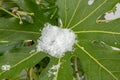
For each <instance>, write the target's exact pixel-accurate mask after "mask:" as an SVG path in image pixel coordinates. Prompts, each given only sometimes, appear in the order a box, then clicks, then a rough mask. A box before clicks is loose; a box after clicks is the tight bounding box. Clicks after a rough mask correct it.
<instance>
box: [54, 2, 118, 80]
mask: <svg viewBox="0 0 120 80" xmlns="http://www.w3.org/2000/svg"><path fill="white" fill-rule="evenodd" d="M118 2H119V0H114V1H112V0H95V1H94V3H93V4H92V5H88V0H57V3H56V5H58V9H59V11H58V14H59V16H60V18H61V19H62V21H63V27H65V28H70V29H72V30H73V31H74V32H75V33H76V35H77V39H78V43H77V44H76V49H75V53H74V54H75V55H77V56H78V57H79V59H80V61H81V64H82V67H83V71H84V77H85V79H87V80H119V79H120V76H119V75H120V72H119V71H120V68H119V67H120V65H119V64H118V63H119V61H120V59H119V58H120V54H119V53H120V51H119V50H115V49H113V47H115V48H117V49H119V48H120V44H119V41H120V37H119V35H120V31H119V22H120V19H117V20H113V21H110V22H108V23H105V22H102V23H97V20H98V18H99V17H100V16H101V15H103V14H104V13H105V12H107V11H110V10H111V9H112V8H113V7H114V6H115V4H117V3H118Z"/></svg>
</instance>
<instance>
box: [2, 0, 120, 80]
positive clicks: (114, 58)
mask: <svg viewBox="0 0 120 80" xmlns="http://www.w3.org/2000/svg"><path fill="white" fill-rule="evenodd" d="M12 1H13V2H14V3H16V4H17V7H18V8H19V10H22V11H25V12H30V13H34V16H31V19H32V20H33V23H31V22H30V23H29V21H28V22H27V21H23V24H19V19H18V17H17V18H16V16H15V14H14V15H13V13H10V17H7V18H6V17H1V18H0V34H1V35H0V41H4V40H5V41H8V42H9V41H10V42H11V41H13V42H14V40H19V41H20V40H28V39H30V40H34V41H35V44H34V45H32V46H26V47H25V46H19V47H17V48H16V44H17V45H18V44H21V43H20V42H19V41H18V43H12V44H10V43H6V44H2V45H0V51H1V52H2V53H3V54H0V66H1V67H2V66H4V65H10V67H11V68H10V70H2V69H0V79H12V80H14V79H15V78H16V75H18V74H19V73H20V72H21V70H23V69H28V68H30V67H33V66H34V65H36V64H38V63H39V62H40V61H41V60H42V59H44V57H46V56H48V55H46V54H44V53H37V52H35V53H30V51H31V50H33V49H35V48H36V40H37V39H38V38H39V36H40V31H39V30H40V29H42V28H43V25H44V24H45V23H46V22H51V23H52V24H57V23H56V20H55V19H56V18H55V17H56V16H57V15H56V12H57V10H56V8H55V7H56V6H57V7H58V16H59V18H60V19H61V20H62V23H63V25H62V27H63V28H67V29H71V30H73V31H74V33H75V34H76V36H77V43H76V44H75V46H74V50H73V51H72V52H67V54H65V56H63V57H62V58H59V59H58V58H54V57H51V56H48V57H49V59H50V61H49V63H48V64H47V65H46V66H45V67H44V69H43V70H42V71H40V74H39V75H37V77H36V76H34V77H33V75H30V77H31V76H32V77H33V78H31V79H35V80H37V79H38V80H61V79H62V80H74V79H75V80H119V79H120V76H119V75H120V64H119V62H120V43H119V41H120V36H119V35H120V31H119V26H120V24H119V22H120V19H116V20H112V21H110V22H101V23H98V19H99V18H100V17H101V16H103V15H104V14H105V13H106V12H108V11H110V10H112V9H113V7H114V6H115V4H117V3H118V2H120V1H119V0H114V1H113V0H93V1H94V2H93V4H91V5H89V4H88V0H56V1H55V0H51V1H49V0H46V1H45V0H44V1H45V2H48V3H47V4H46V5H44V4H43V3H42V4H41V3H40V4H38V3H37V4H36V2H35V1H42V0H12ZM55 2H56V6H55V4H54V3H55ZM49 3H50V4H49ZM3 11H5V10H3ZM7 13H9V12H7ZM7 44H8V45H10V46H6V45H7ZM4 47H6V49H4ZM74 57H75V58H74ZM40 66H41V65H40ZM8 67H9V66H8ZM34 68H35V66H34ZM33 73H34V72H33ZM13 75H14V76H13Z"/></svg>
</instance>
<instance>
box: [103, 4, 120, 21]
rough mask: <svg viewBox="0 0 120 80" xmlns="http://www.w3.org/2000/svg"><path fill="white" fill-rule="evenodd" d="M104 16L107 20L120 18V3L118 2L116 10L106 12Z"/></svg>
mask: <svg viewBox="0 0 120 80" xmlns="http://www.w3.org/2000/svg"><path fill="white" fill-rule="evenodd" d="M104 18H105V20H114V19H118V18H120V3H118V4H116V11H115V12H106V13H105V16H104Z"/></svg>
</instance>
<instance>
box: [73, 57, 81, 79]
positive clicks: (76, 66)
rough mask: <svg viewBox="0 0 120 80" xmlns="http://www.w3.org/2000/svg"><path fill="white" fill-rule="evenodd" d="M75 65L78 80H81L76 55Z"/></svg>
mask: <svg viewBox="0 0 120 80" xmlns="http://www.w3.org/2000/svg"><path fill="white" fill-rule="evenodd" d="M74 66H75V67H74V69H75V74H76V77H77V80H81V79H80V76H79V73H78V65H77V57H76V56H75V57H74Z"/></svg>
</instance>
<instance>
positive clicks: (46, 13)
mask: <svg viewBox="0 0 120 80" xmlns="http://www.w3.org/2000/svg"><path fill="white" fill-rule="evenodd" d="M12 1H13V3H16V4H17V5H18V6H17V7H18V8H19V9H18V10H21V11H24V12H28V13H34V16H31V17H32V19H33V23H29V22H27V21H24V20H23V24H19V19H18V18H16V17H13V16H11V17H9V18H5V17H1V18H0V34H2V35H0V40H6V41H7V40H9V41H10V40H37V39H38V37H39V36H40V29H42V28H43V27H44V24H45V23H47V22H51V23H54V24H56V22H55V21H54V20H53V19H54V17H55V15H53V18H52V19H50V17H51V15H52V14H53V13H54V9H55V8H56V7H55V6H54V7H53V8H52V9H51V8H50V9H47V7H51V6H47V7H46V8H42V7H41V5H37V4H36V3H35V1H32V0H29V1H26V0H22V1H19V0H12ZM8 5H9V4H8ZM31 5H32V6H31ZM15 7H16V6H15ZM11 8H13V7H10V8H9V9H11ZM11 14H13V13H11ZM8 15H10V14H8ZM16 36H19V37H16Z"/></svg>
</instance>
